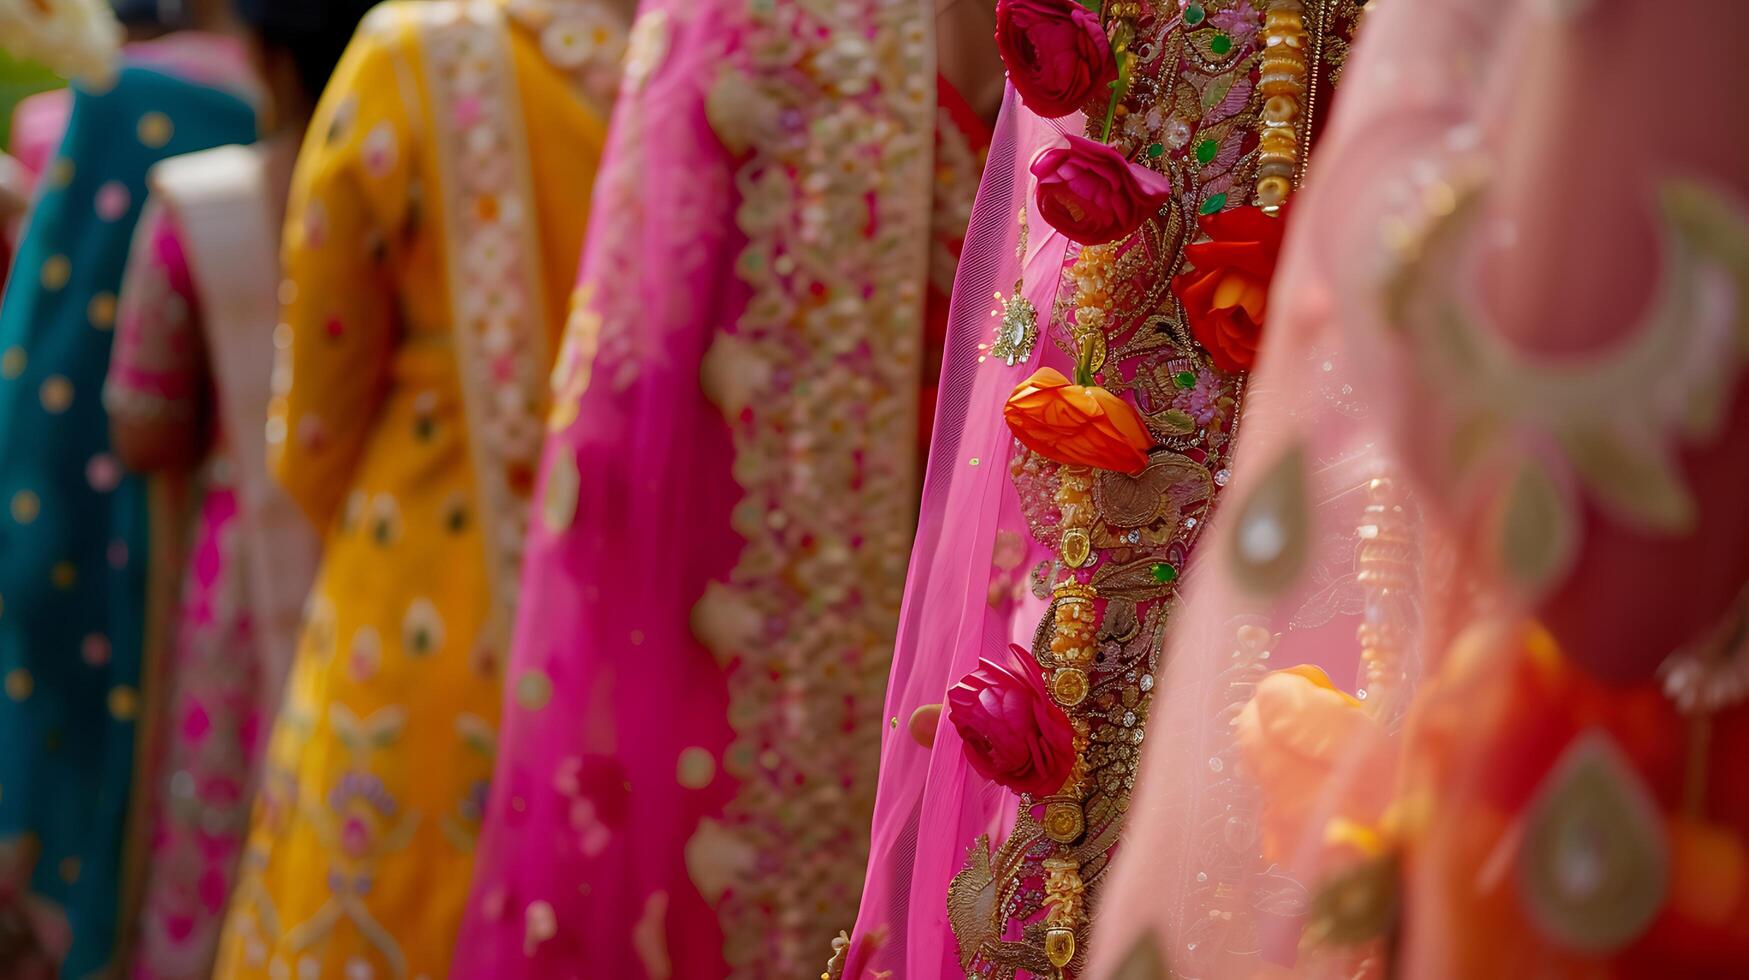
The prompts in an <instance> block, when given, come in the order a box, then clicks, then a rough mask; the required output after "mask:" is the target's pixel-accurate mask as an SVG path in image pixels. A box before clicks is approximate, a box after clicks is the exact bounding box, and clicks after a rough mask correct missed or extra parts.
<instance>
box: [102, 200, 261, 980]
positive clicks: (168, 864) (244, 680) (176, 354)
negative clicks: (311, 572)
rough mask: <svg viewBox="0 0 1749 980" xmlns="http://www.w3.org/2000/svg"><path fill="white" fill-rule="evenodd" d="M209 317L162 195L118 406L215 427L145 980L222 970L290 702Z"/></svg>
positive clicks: (158, 844)
mask: <svg viewBox="0 0 1749 980" xmlns="http://www.w3.org/2000/svg"><path fill="white" fill-rule="evenodd" d="M201 316H202V313H201V309H200V301H199V299H198V296H197V293H196V290H195V285H194V281H193V277H192V274H191V271H190V268H189V265H188V256H187V254H186V253H185V251H184V244H183V240H182V237H181V234H180V232H179V231H178V228H177V225H176V223H175V221H174V219H173V218H172V216H171V213H170V212H169V210H168V209H167V208H165V207H163V206H162V205H161V204H160V203H158V202H156V201H153V202H151V203H149V204H148V206H147V211H146V214H145V216H144V218H143V219H142V223H141V230H140V232H139V237H138V239H137V244H136V248H135V250H134V253H133V255H132V258H131V261H130V263H129V266H128V271H127V279H126V281H125V283H124V286H123V291H122V299H121V302H120V310H119V313H118V314H117V316H116V320H117V322H116V337H115V345H114V352H113V354H112V357H111V361H110V372H109V377H108V380H107V382H106V386H105V396H104V398H105V403H106V405H107V406H108V408H109V410H110V412H111V413H112V414H113V415H115V416H118V417H122V418H126V419H128V420H130V421H131V422H134V423H136V424H143V425H148V426H167V427H171V428H193V429H195V430H197V431H204V432H206V433H207V438H208V439H210V445H207V446H205V447H204V448H201V449H200V450H199V451H198V454H199V456H200V458H201V459H202V462H200V463H199V464H198V466H197V467H196V473H195V477H196V481H197V484H198V485H199V487H200V490H201V496H200V501H199V505H198V508H197V510H196V512H195V514H194V517H193V525H192V528H191V529H190V531H189V539H188V542H189V543H188V551H187V562H186V565H185V567H184V568H183V570H182V575H181V588H180V592H181V599H180V602H179V604H178V606H177V609H176V619H175V621H174V623H173V625H172V626H171V631H170V644H169V647H168V651H167V662H165V663H162V664H160V665H159V669H160V671H161V675H162V677H163V678H164V679H165V682H166V683H165V684H164V687H165V689H166V690H167V692H168V693H167V694H166V695H165V700H164V701H163V705H164V711H163V715H162V722H161V725H160V727H159V730H158V732H157V742H156V745H157V748H158V753H159V754H158V758H157V760H156V761H155V765H154V766H153V768H152V770H151V772H152V773H153V776H152V778H150V779H148V780H142V783H141V786H142V787H144V788H145V789H146V791H148V792H150V793H151V794H152V798H151V800H150V803H149V806H148V809H147V810H146V811H145V812H146V813H147V814H148V818H147V819H148V821H149V822H148V824H147V825H146V828H145V830H146V833H147V840H148V842H149V847H150V852H149V853H150V858H149V865H148V867H149V871H148V874H147V878H146V883H145V891H144V900H143V905H142V910H141V918H140V929H141V934H140V937H139V944H138V948H137V950H136V952H135V956H134V960H133V967H132V970H133V973H132V975H133V976H134V977H136V978H139V980H193V978H199V977H204V976H206V975H207V973H208V972H210V970H211V968H212V957H213V953H214V950H215V948H216V943H217V940H218V930H219V927H220V925H221V924H222V922H223V917H224V912H225V907H226V904H227V902H228V901H229V898H230V893H231V887H232V885H233V883H234V881H235V875H236V867H237V860H238V857H239V855H240V854H241V847H242V843H243V839H244V834H245V832H246V831H247V828H248V816H249V807H250V802H251V798H252V792H253V787H254V783H255V778H256V773H257V766H258V764H259V762H260V760H261V758H262V752H263V749H264V747H265V737H266V731H267V726H268V723H269V721H270V719H268V718H265V717H263V714H262V713H263V710H264V708H265V706H267V705H271V704H273V703H274V702H276V701H277V693H276V692H277V688H278V685H279V683H280V680H281V677H282V675H283V667H282V666H280V667H276V666H274V665H273V664H272V663H270V660H272V659H273V653H272V651H271V649H270V646H271V644H269V643H268V641H267V639H266V637H265V636H264V635H263V626H262V624H259V623H257V622H256V617H257V610H256V609H255V607H254V599H255V596H254V594H253V593H252V591H251V587H250V581H249V574H250V573H249V567H248V561H247V556H246V555H245V554H244V549H245V548H246V547H247V546H248V545H247V544H246V541H247V532H246V531H245V530H244V527H243V520H244V518H243V516H242V514H241V513H240V510H239V507H240V498H239V490H238V487H237V485H236V484H235V482H234V481H235V480H236V479H237V476H238V474H237V473H236V472H235V470H236V464H235V463H234V462H233V461H232V459H231V457H230V455H229V454H228V453H227V452H226V451H225V448H224V439H223V437H222V436H221V435H219V434H218V428H219V426H218V423H217V418H216V415H215V412H214V402H215V394H214V392H213V390H212V387H213V378H212V368H211V366H210V363H209V358H208V354H207V350H206V344H205V340H204V338H203V331H202V326H201ZM100 465H101V466H107V467H110V468H113V467H114V466H115V465H116V464H115V463H114V461H113V460H109V459H108V458H107V457H103V458H101V460H100V461H98V462H94V463H93V466H94V467H96V466H100ZM92 478H93V480H94V481H95V480H98V479H100V478H103V477H102V475H101V474H94V475H93V477H92ZM109 478H113V475H112V476H111V477H109ZM285 574H293V572H292V571H291V570H290V569H286V570H285ZM83 655H84V656H85V657H86V658H87V659H88V660H90V661H91V662H93V663H98V662H101V659H102V658H103V657H105V656H106V655H107V651H106V650H105V649H104V648H103V647H102V646H101V645H93V644H91V643H87V646H86V648H85V650H84V651H83Z"/></svg>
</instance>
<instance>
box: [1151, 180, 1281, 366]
mask: <svg viewBox="0 0 1749 980" xmlns="http://www.w3.org/2000/svg"><path fill="white" fill-rule="evenodd" d="M1285 215H1286V212H1285V211H1284V212H1283V213H1282V214H1279V215H1275V216H1271V215H1270V214H1269V213H1268V212H1266V211H1264V210H1263V209H1262V208H1256V207H1243V208H1233V209H1232V210H1230V211H1219V212H1216V213H1215V214H1208V215H1204V216H1203V217H1201V218H1200V219H1198V221H1197V223H1198V224H1199V225H1200V226H1201V227H1202V230H1203V234H1205V235H1207V236H1209V240H1208V241H1206V242H1197V243H1196V244H1194V245H1186V246H1185V247H1184V259H1185V261H1186V262H1187V263H1189V264H1190V266H1191V270H1190V271H1189V272H1183V273H1180V274H1179V275H1178V276H1176V277H1175V278H1173V280H1172V291H1173V292H1174V293H1177V294H1178V301H1179V302H1180V303H1183V304H1184V317H1185V319H1186V320H1188V321H1189V325H1190V332H1191V335H1192V336H1194V337H1195V338H1196V339H1197V342H1198V343H1200V344H1202V346H1203V347H1204V348H1205V349H1207V350H1208V352H1209V357H1210V358H1211V359H1212V360H1213V361H1214V362H1215V366H1216V367H1218V368H1220V369H1221V370H1223V371H1249V370H1251V365H1252V364H1253V363H1254V362H1255V361H1256V360H1257V345H1258V344H1260V343H1262V341H1263V316H1264V313H1265V312H1266V311H1267V309H1268V301H1269V280H1270V278H1271V277H1273V276H1274V275H1275V263H1276V260H1277V259H1278V258H1279V257H1280V256H1281V236H1282V229H1283V227H1284V226H1285V225H1286V217H1285Z"/></svg>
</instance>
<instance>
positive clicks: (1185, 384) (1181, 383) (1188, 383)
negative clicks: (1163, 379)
mask: <svg viewBox="0 0 1749 980" xmlns="http://www.w3.org/2000/svg"><path fill="white" fill-rule="evenodd" d="M1172 383H1173V384H1176V385H1177V386H1178V387H1180V388H1189V387H1192V386H1194V385H1195V384H1196V372H1194V371H1180V372H1178V373H1177V374H1174V375H1173V376H1172Z"/></svg>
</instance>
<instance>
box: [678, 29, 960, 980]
mask: <svg viewBox="0 0 1749 980" xmlns="http://www.w3.org/2000/svg"><path fill="white" fill-rule="evenodd" d="M738 16H739V17H741V18H743V19H744V20H743V23H741V24H740V25H737V26H738V27H739V29H740V30H741V31H742V32H744V42H745V43H744V44H743V45H742V47H741V49H740V53H739V55H738V61H739V63H738V64H736V65H734V66H733V67H729V68H727V69H726V70H725V71H724V73H723V74H722V75H721V76H720V77H719V78H718V79H717V80H716V83H715V86H714V87H713V90H712V93H711V94H712V98H711V103H712V105H713V107H714V108H719V109H733V108H735V107H744V106H747V105H749V104H756V105H759V106H764V107H770V108H773V109H774V110H775V112H774V113H773V114H772V115H771V117H770V118H771V119H779V118H781V117H783V116H790V117H792V118H793V119H795V120H796V122H795V124H793V125H786V124H782V123H780V124H778V125H776V126H770V127H761V126H758V125H753V124H750V123H749V114H748V113H744V112H734V111H729V112H716V111H713V112H712V113H711V119H712V123H713V126H714V127H715V128H716V129H717V132H718V134H719V136H721V137H722V139H723V142H724V144H725V145H727V146H729V147H730V149H731V151H740V150H742V149H745V151H747V153H748V155H747V158H746V159H745V161H744V163H743V165H742V166H741V167H740V170H739V172H738V174H737V175H736V184H737V187H738V190H739V192H740V195H741V205H740V208H739V210H738V212H737V214H738V218H739V220H740V222H741V226H742V231H743V232H744V233H745V235H746V236H747V245H746V247H745V249H744V250H743V251H742V254H741V256H740V260H739V262H738V264H737V269H738V271H739V274H740V275H741V277H742V279H743V280H744V281H746V282H747V284H748V285H749V286H751V288H752V295H751V297H750V299H749V301H748V303H747V307H746V311H745V313H744V314H743V315H742V316H741V318H740V320H739V322H737V323H736V324H735V325H734V326H733V328H732V329H728V330H725V331H724V332H723V333H721V334H719V335H718V337H717V339H716V342H715V343H714V345H713V347H712V350H711V353H710V358H711V359H713V360H723V361H726V362H728V363H740V364H743V365H745V364H748V363H749V362H751V363H752V364H757V365H759V366H760V367H761V368H762V370H756V371H749V372H747V374H748V375H749V376H751V377H752V378H753V379H754V385H755V388H756V390H755V391H754V392H753V394H752V396H751V397H750V398H748V399H747V400H746V403H747V405H748V406H750V410H748V411H744V412H740V413H737V414H735V415H733V416H731V417H729V419H728V421H729V423H730V425H731V428H732V436H733V441H734V450H735V470H734V472H735V475H736V478H737V480H738V482H739V483H740V484H741V486H742V488H743V490H744V492H745V494H744V497H743V499H742V501H741V503H740V504H739V506H738V507H737V508H736V510H735V514H734V519H733V522H734V527H735V530H736V531H737V533H738V534H740V535H741V537H742V538H744V539H745V542H746V544H745V547H744V548H743V550H742V552H741V555H740V557H739V560H738V561H737V563H736V565H735V567H734V569H733V571H732V572H731V573H730V575H729V581H728V592H729V594H730V596H731V597H732V601H734V602H735V603H737V604H738V605H741V606H742V607H743V608H745V609H747V610H750V611H752V612H754V613H755V614H756V615H757V617H758V620H759V621H760V622H764V623H771V624H774V625H773V626H771V627H769V628H768V629H767V630H766V631H765V632H764V633H763V634H762V635H761V636H759V637H757V638H751V640H752V641H751V642H747V643H744V644H742V646H743V647H744V648H743V649H737V650H735V651H733V653H734V656H735V659H736V660H737V661H738V662H737V663H736V664H735V665H734V666H733V667H732V668H731V669H730V671H729V675H728V676H729V720H730V723H731V725H732V726H733V727H734V729H735V738H734V740H733V742H732V744H731V746H730V748H729V750H728V753H727V756H726V759H725V767H726V769H727V770H728V771H729V772H730V773H731V774H732V775H733V776H734V777H735V778H736V779H737V780H738V781H739V783H740V788H739V792H738V795H737V796H736V798H735V799H734V800H733V801H732V802H731V803H730V805H729V807H728V808H727V812H726V814H725V819H724V823H725V824H726V826H727V828H728V829H727V833H729V834H732V835H733V836H734V837H735V838H736V839H737V840H738V842H739V843H740V844H741V845H742V846H743V847H744V848H745V850H746V852H747V853H748V854H750V855H752V856H753V857H752V860H751V861H750V863H749V865H747V866H745V867H743V868H742V869H741V871H742V873H740V874H739V875H738V876H737V878H736V880H735V881H734V883H733V886H732V887H731V888H730V889H729V890H728V892H727V894H726V895H725V896H724V898H723V900H722V902H721V905H720V906H719V909H718V915H719V918H720V921H721V923H722V928H723V932H724V936H725V955H726V958H727V960H728V963H729V971H730V977H731V978H733V980H759V978H767V977H801V976H807V975H811V974H813V973H816V972H817V971H818V969H819V966H818V960H817V958H816V956H817V951H818V945H817V943H818V938H819V937H818V932H817V930H818V928H819V925H820V923H822V922H845V921H850V920H851V919H852V918H853V917H854V916H855V914H856V910H857V902H858V892H859V890H860V883H861V881H862V876H863V872H864V868H865V862H866V856H867V849H868V841H867V833H868V821H869V818H870V814H871V812H872V809H873V803H874V787H875V770H876V766H877V759H878V757H879V743H880V719H881V710H882V694H883V691H884V689H885V684H886V678H887V670H888V666H889V664H890V661H891V650H892V643H893V637H894V630H895V628H896V624H897V620H898V612H899V602H900V598H901V595H902V581H903V577H904V570H905V563H906V556H907V553H908V550H909V545H910V541H911V535H912V533H913V527H912V525H913V521H914V519H915V514H914V512H915V502H914V499H913V498H914V496H915V492H916V485H917V475H916V472H915V470H916V453H915V451H914V440H915V431H916V412H917V388H918V372H919V362H920V359H921V341H922V333H923V315H924V301H925V297H926V294H927V282H928V279H927V277H928V271H929V270H928V263H929V248H928V235H929V227H930V215H931V188H932V183H933V182H932V152H933V150H932V142H933V135H934V122H935V108H936V100H935V75H934V70H933V69H934V66H933V58H934V48H933V46H932V44H931V42H930V28H929V25H930V23H931V20H930V17H931V14H930V11H929V9H928V7H927V5H926V4H925V3H923V2H921V0H905V2H890V0H889V2H880V0H861V2H843V0H797V2H793V3H785V4H749V5H747V6H746V7H745V8H743V9H742V10H741V11H740V12H739V14H738ZM738 144H739V145H738ZM824 188H829V192H827V191H826V190H823V189H824ZM870 202H872V208H871V204H870ZM744 380H745V379H744Z"/></svg>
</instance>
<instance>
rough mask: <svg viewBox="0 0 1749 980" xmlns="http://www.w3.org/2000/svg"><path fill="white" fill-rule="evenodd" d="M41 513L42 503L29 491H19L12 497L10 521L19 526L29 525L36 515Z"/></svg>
mask: <svg viewBox="0 0 1749 980" xmlns="http://www.w3.org/2000/svg"><path fill="white" fill-rule="evenodd" d="M40 513H42V501H41V500H39V499H37V495H36V494H35V493H32V492H31V491H29V490H20V491H18V492H17V493H15V494H13V495H12V519H13V520H15V521H17V522H18V523H20V524H29V523H30V522H31V521H34V520H36V515H38V514H40Z"/></svg>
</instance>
